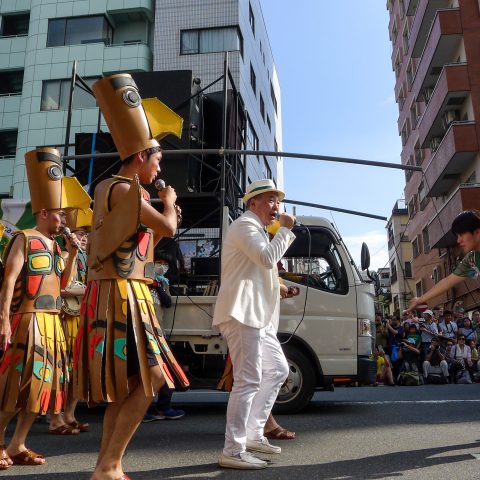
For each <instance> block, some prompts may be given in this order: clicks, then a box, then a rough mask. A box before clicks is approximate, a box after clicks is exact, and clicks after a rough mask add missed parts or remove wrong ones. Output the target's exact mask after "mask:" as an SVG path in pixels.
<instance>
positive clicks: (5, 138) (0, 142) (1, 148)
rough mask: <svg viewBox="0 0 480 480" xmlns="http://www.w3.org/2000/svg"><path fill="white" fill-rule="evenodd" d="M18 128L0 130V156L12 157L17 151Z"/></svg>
mask: <svg viewBox="0 0 480 480" xmlns="http://www.w3.org/2000/svg"><path fill="white" fill-rule="evenodd" d="M17 138H18V130H7V131H5V132H1V131H0V157H14V156H15V154H16V153H17Z"/></svg>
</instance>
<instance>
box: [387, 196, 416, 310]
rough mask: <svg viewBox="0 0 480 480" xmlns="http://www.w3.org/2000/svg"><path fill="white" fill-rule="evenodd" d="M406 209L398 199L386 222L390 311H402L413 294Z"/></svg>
mask: <svg viewBox="0 0 480 480" xmlns="http://www.w3.org/2000/svg"><path fill="white" fill-rule="evenodd" d="M407 224H408V209H407V207H406V205H405V201H404V200H398V201H397V202H396V203H395V206H394V207H393V209H392V215H391V216H390V218H389V219H388V223H387V227H386V228H387V235H388V259H389V260H388V261H389V265H390V292H391V296H392V300H391V303H390V313H391V314H393V313H395V312H402V311H403V310H405V308H407V306H408V301H409V300H410V299H411V298H412V297H413V296H414V291H415V282H414V279H413V275H412V263H413V254H412V244H411V243H410V241H409V238H408V236H407V234H406V227H407Z"/></svg>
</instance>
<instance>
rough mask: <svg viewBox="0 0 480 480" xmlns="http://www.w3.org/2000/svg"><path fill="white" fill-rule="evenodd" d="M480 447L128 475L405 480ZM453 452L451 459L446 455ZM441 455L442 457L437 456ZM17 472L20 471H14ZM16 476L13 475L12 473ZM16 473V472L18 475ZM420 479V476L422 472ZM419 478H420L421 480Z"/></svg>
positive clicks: (76, 477)
mask: <svg viewBox="0 0 480 480" xmlns="http://www.w3.org/2000/svg"><path fill="white" fill-rule="evenodd" d="M479 447H480V441H477V442H473V443H467V444H462V445H453V446H445V447H438V448H425V449H421V450H408V451H403V452H394V453H389V454H386V455H374V456H369V457H364V458H361V459H358V460H343V461H337V462H330V463H323V464H317V465H292V466H275V463H272V465H271V466H270V467H269V468H267V469H266V470H259V471H256V472H251V471H239V470H223V469H219V468H218V466H217V465H216V464H204V465H195V466H189V467H174V468H165V469H157V470H150V471H140V472H128V474H129V476H131V478H132V480H157V479H158V480H159V479H162V480H174V479H178V478H181V479H182V480H194V479H198V478H209V479H210V478H212V479H213V478H214V479H230V478H231V479H235V480H237V479H238V480H243V479H249V480H252V479H255V480H257V479H261V480H284V479H285V480H289V479H292V478H295V477H296V478H309V479H313V480H333V479H338V478H341V479H342V480H354V479H365V480H370V479H381V478H385V477H392V476H402V475H403V474H404V472H406V471H408V470H420V469H422V468H428V467H432V466H438V465H446V464H451V463H455V462H462V461H465V460H471V459H472V457H471V455H470V454H466V453H462V454H455V453H454V452H455V450H474V449H478V448H479ZM449 452H451V453H450V454H449V455H445V454H448V453H449ZM438 455H442V456H440V457H439V456H438ZM15 470H16V471H17V472H18V468H16V469H15ZM35 470H36V471H35V473H36V475H35V479H39V480H42V479H47V478H48V479H49V480H60V479H64V478H65V475H66V474H65V473H45V474H42V473H41V468H38V469H37V468H35ZM11 473H12V474H13V473H14V472H13V471H11ZM15 473H16V472H15ZM419 475H421V473H420V472H419ZM31 478H32V475H16V474H15V479H18V480H23V479H25V480H31ZM68 478H69V480H89V479H90V474H89V473H85V472H71V473H69V474H68ZM419 478H420V477H419Z"/></svg>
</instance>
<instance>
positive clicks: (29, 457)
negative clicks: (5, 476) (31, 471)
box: [10, 448, 47, 466]
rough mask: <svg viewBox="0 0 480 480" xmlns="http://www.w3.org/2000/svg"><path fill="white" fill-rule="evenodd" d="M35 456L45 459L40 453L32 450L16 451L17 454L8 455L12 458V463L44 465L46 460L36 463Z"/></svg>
mask: <svg viewBox="0 0 480 480" xmlns="http://www.w3.org/2000/svg"><path fill="white" fill-rule="evenodd" d="M37 458H41V459H45V457H44V456H43V455H40V454H38V453H36V452H34V451H33V450H29V449H28V448H27V450H24V451H23V452H20V453H18V454H17V455H10V459H11V460H12V465H28V466H39V465H46V464H47V462H43V463H38V462H36V461H35V460H36V459H37Z"/></svg>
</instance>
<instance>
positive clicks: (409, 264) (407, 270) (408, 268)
mask: <svg viewBox="0 0 480 480" xmlns="http://www.w3.org/2000/svg"><path fill="white" fill-rule="evenodd" d="M405 278H412V262H405Z"/></svg>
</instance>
